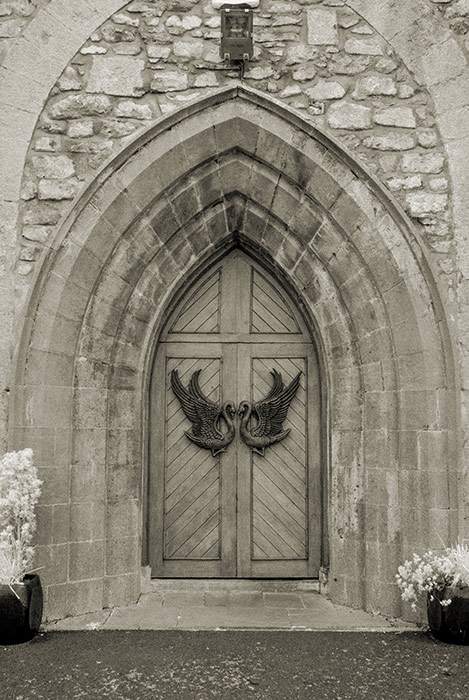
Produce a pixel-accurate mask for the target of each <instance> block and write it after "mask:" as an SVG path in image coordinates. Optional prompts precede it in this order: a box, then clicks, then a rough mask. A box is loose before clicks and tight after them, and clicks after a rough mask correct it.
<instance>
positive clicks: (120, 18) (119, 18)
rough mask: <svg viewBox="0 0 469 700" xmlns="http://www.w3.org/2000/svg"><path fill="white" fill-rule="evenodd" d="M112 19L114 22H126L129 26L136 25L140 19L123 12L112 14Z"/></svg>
mask: <svg viewBox="0 0 469 700" xmlns="http://www.w3.org/2000/svg"><path fill="white" fill-rule="evenodd" d="M112 21H113V22H115V23H116V24H127V25H129V27H138V25H139V24H140V20H139V18H138V17H129V15H126V14H125V13H124V12H120V13H119V14H117V15H114V16H113V18H112Z"/></svg>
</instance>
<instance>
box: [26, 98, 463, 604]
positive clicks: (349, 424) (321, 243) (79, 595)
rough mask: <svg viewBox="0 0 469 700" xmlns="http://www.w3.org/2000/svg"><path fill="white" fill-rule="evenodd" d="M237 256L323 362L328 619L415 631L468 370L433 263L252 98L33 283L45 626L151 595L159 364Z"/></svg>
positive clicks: (84, 208)
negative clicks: (182, 321) (191, 289)
mask: <svg viewBox="0 0 469 700" xmlns="http://www.w3.org/2000/svg"><path fill="white" fill-rule="evenodd" d="M233 246H240V247H242V248H243V249H244V250H245V251H247V252H248V253H249V254H250V255H251V256H253V257H254V258H255V259H256V260H258V261H260V262H261V264H263V265H265V266H266V267H267V268H268V269H269V270H270V271H271V272H273V273H274V274H277V275H279V276H281V277H282V279H283V280H284V283H285V284H286V285H287V286H288V288H289V290H290V292H291V293H292V294H293V295H294V296H295V298H296V299H297V301H298V304H299V305H300V307H301V308H302V309H303V311H304V314H305V316H306V317H307V318H308V319H309V321H310V324H311V328H312V329H313V333H314V337H315V339H316V344H317V346H318V348H319V350H320V355H321V365H322V371H323V384H324V387H325V395H326V397H327V419H326V423H327V425H326V431H327V441H326V442H327V450H326V452H327V458H326V462H327V463H326V464H325V465H324V470H325V472H324V473H325V475H326V477H325V478H326V480H327V485H328V506H329V509H328V512H329V515H328V530H329V536H328V550H329V552H330V555H329V556H328V558H327V559H326V558H325V560H324V566H327V567H329V570H330V575H329V591H330V593H331V595H332V597H333V599H334V600H335V601H337V602H341V603H344V604H347V605H352V606H355V607H362V608H365V609H369V610H381V611H382V612H385V613H387V614H391V615H400V614H404V613H405V611H404V613H402V610H401V607H400V601H399V596H398V593H397V591H396V587H395V585H394V573H395V570H396V567H397V565H398V563H399V562H400V561H401V560H402V557H403V556H407V555H409V554H410V552H412V551H413V550H414V549H416V548H418V547H421V546H426V545H431V544H432V543H436V544H438V543H439V542H440V541H441V540H440V538H442V539H443V541H446V540H451V538H452V537H453V536H455V534H456V531H457V530H456V528H457V492H456V469H457V465H456V461H455V458H454V455H455V453H456V450H455V445H456V443H457V425H458V417H457V411H456V402H455V388H456V387H455V382H456V380H455V371H454V359H453V351H452V347H451V341H450V336H449V332H448V328H447V324H446V320H445V317H444V312H443V307H442V304H441V300H440V295H439V290H438V286H437V283H436V281H435V280H436V277H435V276H434V275H433V273H432V270H431V266H430V264H429V262H428V260H427V259H426V256H425V253H424V250H423V247H422V245H421V244H420V241H419V240H418V237H417V236H416V234H415V233H414V231H413V230H412V228H411V226H410V224H409V222H408V220H407V219H406V217H405V215H404V214H403V213H402V212H401V210H400V209H399V207H398V206H396V204H395V203H394V202H393V201H392V200H391V199H390V198H389V196H388V195H387V193H386V192H385V191H384V190H383V189H382V187H381V186H380V185H379V184H378V182H377V181H376V180H375V179H374V178H373V177H372V176H371V175H370V174H368V173H367V172H366V171H365V170H364V169H363V167H362V166H361V165H360V164H359V163H357V162H356V161H355V160H354V159H353V158H352V157H351V156H350V155H349V154H348V153H347V152H345V151H344V150H343V148H342V147H340V146H339V145H338V144H337V143H336V142H335V141H333V140H331V139H330V138H329V137H327V136H326V135H325V134H323V133H322V132H321V131H320V130H318V129H316V128H315V127H313V126H312V125H310V124H307V123H305V122H304V121H303V120H301V119H300V118H299V117H298V116H297V115H296V114H294V113H293V112H292V111H290V110H288V109H286V108H285V107H283V106H281V105H280V104H279V103H278V102H276V101H274V100H271V99H268V98H266V97H265V96H263V95H261V94H260V93H258V92H256V91H253V90H247V89H244V88H239V87H236V88H233V89H228V90H222V91H219V92H216V93H213V94H212V95H211V96H210V97H208V98H205V99H203V100H201V101H199V102H196V103H193V104H192V105H190V106H188V107H185V108H184V109H182V110H180V111H179V112H178V113H177V114H173V115H171V116H170V117H167V118H165V119H163V120H162V121H161V122H159V123H158V124H157V125H155V126H154V127H152V128H151V129H150V130H149V131H148V132H146V133H145V134H143V135H142V136H140V137H139V138H138V139H136V140H135V141H134V142H133V143H132V144H131V145H129V146H128V147H127V148H126V149H125V150H124V151H123V152H122V153H121V154H120V155H119V156H118V157H117V158H115V159H114V160H113V161H112V162H111V163H109V164H108V165H107V166H106V167H105V168H104V169H103V170H102V172H101V173H100V175H99V176H98V177H97V178H96V179H95V180H94V181H93V183H91V184H90V186H89V187H88V188H87V189H86V190H85V192H83V193H82V195H81V197H80V198H79V199H78V201H77V202H76V203H75V204H74V206H73V208H72V209H71V210H70V212H69V215H68V216H67V217H66V219H65V220H64V222H63V223H62V226H61V229H60V231H59V233H58V235H57V238H56V240H55V242H54V244H53V245H52V247H51V249H50V250H49V251H48V253H47V256H46V259H45V260H44V261H43V264H42V267H41V270H40V272H39V274H38V277H37V281H36V285H35V289H34V291H33V294H32V296H31V298H30V302H29V309H28V314H27V322H26V324H25V327H24V330H23V334H22V340H21V344H20V347H19V352H18V357H17V381H16V387H15V403H14V416H13V420H12V435H13V440H14V439H15V438H16V439H17V441H18V443H19V444H20V443H21V444H22V445H23V444H26V443H27V442H28V440H29V442H30V441H31V440H32V441H34V440H36V441H43V442H44V441H46V442H47V444H48V445H49V446H50V452H51V457H50V460H51V469H50V480H49V482H48V483H46V485H45V486H46V491H47V490H48V489H50V492H51V493H54V499H51V500H50V502H51V503H55V504H57V503H60V502H61V500H60V499H59V500H57V494H60V495H61V499H62V500H63V505H62V506H57V505H54V506H48V505H47V500H46V503H45V504H44V505H43V506H42V507H41V510H40V513H39V538H40V540H39V541H40V542H41V544H42V545H43V546H42V547H41V548H40V556H41V557H42V561H41V562H39V564H41V563H46V564H47V568H46V570H45V574H44V579H45V584H46V586H47V604H48V616H49V617H50V618H53V617H62V616H64V615H67V614H74V613H78V612H81V613H83V612H87V611H89V610H95V609H100V608H101V607H108V606H113V605H119V604H124V603H128V602H131V601H132V600H135V599H136V597H137V596H138V594H139V592H140V567H141V563H142V551H143V563H145V561H146V560H145V538H144V536H143V534H142V533H144V530H145V517H146V516H145V493H146V481H145V478H146V476H145V475H146V471H145V461H146V443H145V425H146V410H147V409H146V405H147V401H146V396H147V392H148V377H149V367H150V362H151V357H152V354H153V353H154V349H155V344H156V341H157V337H158V332H159V329H160V328H161V324H162V323H163V320H164V318H165V315H166V314H167V310H168V308H169V307H170V306H171V303H172V301H171V300H172V299H174V298H176V297H177V295H178V293H179V292H178V290H180V289H181V288H182V286H183V285H184V284H186V283H187V280H188V279H190V278H191V277H193V276H196V275H198V274H200V271H201V270H203V269H206V267H207V265H209V264H210V263H211V261H213V260H215V259H217V258H218V257H220V256H221V255H222V254H223V253H224V252H226V251H227V250H229V249H230V248H232V247H233ZM52 531H53V532H54V538H55V543H54V545H53V546H52V545H51V544H50V540H49V538H50V537H51V533H52ZM142 542H143V544H142ZM64 558H66V560H67V567H64V566H63V564H64Z"/></svg>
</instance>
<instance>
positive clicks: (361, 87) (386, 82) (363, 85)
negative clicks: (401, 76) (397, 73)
mask: <svg viewBox="0 0 469 700" xmlns="http://www.w3.org/2000/svg"><path fill="white" fill-rule="evenodd" d="M396 93H397V88H396V84H395V82H394V80H393V79H392V78H390V77H389V76H387V75H365V76H364V77H363V78H358V80H357V82H356V83H355V90H354V91H353V93H352V97H354V98H355V99H356V100H364V99H365V98H366V97H371V96H372V95H395V94H396Z"/></svg>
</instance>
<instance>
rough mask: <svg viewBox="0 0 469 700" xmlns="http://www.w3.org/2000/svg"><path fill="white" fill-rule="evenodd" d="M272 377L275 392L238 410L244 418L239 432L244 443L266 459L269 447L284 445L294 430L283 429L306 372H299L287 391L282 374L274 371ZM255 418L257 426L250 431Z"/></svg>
mask: <svg viewBox="0 0 469 700" xmlns="http://www.w3.org/2000/svg"><path fill="white" fill-rule="evenodd" d="M271 375H272V377H273V384H272V389H271V390H270V392H269V394H268V395H267V396H266V397H265V399H262V401H258V402H257V403H255V404H254V405H252V404H251V402H250V401H242V402H241V403H240V405H239V410H238V413H239V415H240V417H241V424H240V427H239V432H240V435H241V438H242V440H243V441H244V442H245V443H246V445H248V447H250V448H251V450H252V452H257V453H258V454H260V455H262V456H264V453H265V449H266V447H269V446H270V445H273V444H274V443H275V442H280V441H281V440H283V439H284V438H286V437H287V435H288V434H289V432H290V429H288V430H283V423H284V421H285V418H286V417H287V413H288V409H289V407H290V404H291V402H292V400H293V398H294V396H295V394H296V392H297V391H298V387H299V385H300V378H301V375H302V372H298V374H297V375H296V377H295V378H294V379H293V380H292V381H291V382H290V384H289V385H288V386H287V387H286V388H285V386H284V384H283V380H282V375H281V374H280V372H277V371H276V370H275V369H273V370H272V372H271ZM251 416H254V417H255V418H256V419H257V425H255V426H253V427H251V428H249V427H248V423H249V420H250V418H251Z"/></svg>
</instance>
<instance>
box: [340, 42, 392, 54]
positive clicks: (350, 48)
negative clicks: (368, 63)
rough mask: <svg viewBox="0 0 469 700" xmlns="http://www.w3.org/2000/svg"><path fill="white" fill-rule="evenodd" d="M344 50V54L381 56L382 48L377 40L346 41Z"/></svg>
mask: <svg viewBox="0 0 469 700" xmlns="http://www.w3.org/2000/svg"><path fill="white" fill-rule="evenodd" d="M344 49H345V53H351V54H365V55H366V56H382V55H383V47H382V46H381V42H380V40H379V39H347V41H346V42H345V46H344Z"/></svg>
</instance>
